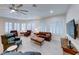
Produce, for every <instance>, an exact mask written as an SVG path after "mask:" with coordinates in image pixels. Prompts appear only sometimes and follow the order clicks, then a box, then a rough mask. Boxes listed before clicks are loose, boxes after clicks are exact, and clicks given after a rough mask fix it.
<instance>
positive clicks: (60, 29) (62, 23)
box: [46, 14, 66, 36]
mask: <svg viewBox="0 0 79 59" xmlns="http://www.w3.org/2000/svg"><path fill="white" fill-rule="evenodd" d="M46 25H47V31H49V30H50V29H52V30H50V31H55V32H52V33H57V34H59V35H61V36H65V35H66V30H65V29H66V19H65V14H63V15H57V16H54V17H51V18H48V19H46Z"/></svg>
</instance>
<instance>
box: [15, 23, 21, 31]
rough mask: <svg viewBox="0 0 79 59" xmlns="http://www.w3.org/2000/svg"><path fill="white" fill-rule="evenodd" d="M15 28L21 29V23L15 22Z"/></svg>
mask: <svg viewBox="0 0 79 59" xmlns="http://www.w3.org/2000/svg"><path fill="white" fill-rule="evenodd" d="M14 30H17V31H20V23H14Z"/></svg>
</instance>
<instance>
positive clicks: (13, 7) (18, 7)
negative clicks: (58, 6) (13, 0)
mask: <svg viewBox="0 0 79 59" xmlns="http://www.w3.org/2000/svg"><path fill="white" fill-rule="evenodd" d="M21 7H23V4H11V5H10V6H9V9H10V10H11V13H13V12H19V13H22V14H24V15H26V13H27V12H29V11H28V10H23V9H21ZM32 7H35V8H36V7H37V5H36V4H33V5H32Z"/></svg>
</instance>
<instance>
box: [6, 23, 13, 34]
mask: <svg viewBox="0 0 79 59" xmlns="http://www.w3.org/2000/svg"><path fill="white" fill-rule="evenodd" d="M12 25H13V24H12V23H9V22H6V23H5V32H7V33H8V32H10V31H11V30H12V29H13V26H12Z"/></svg>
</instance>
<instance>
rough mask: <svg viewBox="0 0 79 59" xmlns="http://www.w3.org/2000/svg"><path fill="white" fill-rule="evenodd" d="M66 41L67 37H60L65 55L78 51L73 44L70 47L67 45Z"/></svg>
mask: <svg viewBox="0 0 79 59" xmlns="http://www.w3.org/2000/svg"><path fill="white" fill-rule="evenodd" d="M68 41H69V40H68V39H67V38H62V39H61V46H62V49H63V54H64V55H66V54H71V55H75V54H77V53H78V51H77V49H76V48H75V47H74V46H73V48H72V49H71V48H69V47H68ZM72 45H73V44H72Z"/></svg>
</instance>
